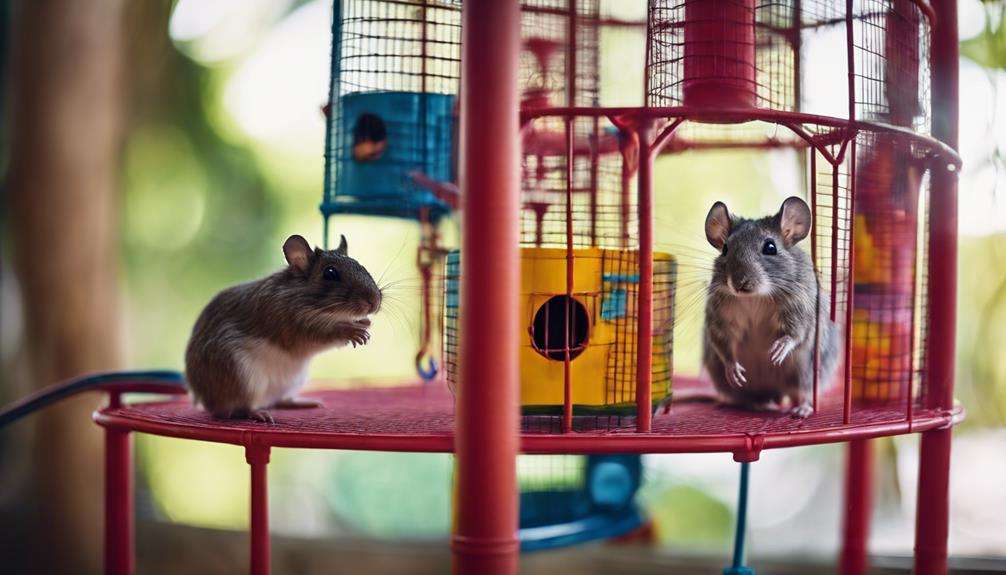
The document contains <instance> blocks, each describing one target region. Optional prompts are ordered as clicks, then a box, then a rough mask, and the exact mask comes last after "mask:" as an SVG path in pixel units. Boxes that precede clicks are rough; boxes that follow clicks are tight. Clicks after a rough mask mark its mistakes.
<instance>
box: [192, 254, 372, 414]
mask: <svg viewBox="0 0 1006 575" xmlns="http://www.w3.org/2000/svg"><path fill="white" fill-rule="evenodd" d="M284 252H285V254H286V257H287V261H288V262H289V264H290V265H288V266H287V267H286V268H285V269H283V270H281V271H278V272H276V273H274V274H272V275H269V276H267V277H265V278H262V279H259V280H256V281H251V282H248V283H244V284H240V285H237V286H234V287H231V288H228V289H225V290H223V291H222V292H220V293H219V294H217V295H216V297H214V298H213V299H212V300H211V301H210V303H209V304H208V305H207V306H206V308H205V309H204V310H203V311H202V313H201V314H200V315H199V318H198V320H196V324H195V326H194V327H193V329H192V336H191V338H190V339H189V344H188V347H187V348H186V351H185V371H186V378H187V379H188V382H189V387H190V388H191V390H192V394H193V397H194V399H195V400H196V401H197V402H199V403H201V404H202V405H203V406H204V407H205V408H206V409H207V411H209V412H211V413H212V414H214V415H215V416H217V417H222V418H227V417H250V416H257V417H261V416H260V415H258V414H257V413H256V410H258V409H260V408H263V407H269V406H258V405H252V401H253V400H252V394H251V390H250V389H249V385H248V381H246V377H245V376H244V375H243V374H242V370H241V369H240V366H239V359H238V358H239V354H241V353H247V352H248V350H249V349H252V348H253V347H254V346H251V345H250V342H254V341H260V342H261V341H264V342H268V343H269V344H271V345H272V346H274V347H275V348H277V349H280V350H282V351H284V352H287V353H289V354H290V355H291V356H293V357H297V358H301V357H303V358H305V361H306V359H307V358H309V357H310V356H312V355H314V354H315V353H317V352H319V351H321V350H323V349H326V348H329V347H333V346H336V345H345V344H347V343H352V344H353V345H354V346H356V345H363V344H366V343H367V341H368V340H369V338H370V334H369V332H368V327H369V326H370V321H369V320H367V319H366V316H367V315H369V314H372V313H375V312H377V311H378V310H379V309H380V306H381V290H380V289H379V288H378V287H377V284H376V283H375V282H374V279H373V278H372V277H371V276H370V273H368V272H367V270H366V269H364V267H363V266H362V265H360V264H359V263H358V262H357V261H356V260H354V259H353V258H350V257H349V256H348V255H346V242H345V238H343V239H342V242H341V243H340V245H339V249H337V250H332V251H324V250H321V249H319V248H315V249H314V251H311V250H310V247H309V246H308V244H307V242H306V241H305V240H304V239H303V238H301V237H300V236H292V237H291V238H290V239H289V240H287V243H286V244H285V245H284ZM328 267H334V268H335V269H336V270H337V271H338V273H339V279H338V280H337V281H335V280H332V279H326V278H325V277H324V270H325V269H326V268H328Z"/></svg>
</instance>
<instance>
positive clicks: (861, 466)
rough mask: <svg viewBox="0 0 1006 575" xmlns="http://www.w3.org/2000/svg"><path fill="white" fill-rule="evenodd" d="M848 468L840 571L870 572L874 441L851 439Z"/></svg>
mask: <svg viewBox="0 0 1006 575" xmlns="http://www.w3.org/2000/svg"><path fill="white" fill-rule="evenodd" d="M847 453H848V455H847V458H846V468H845V519H844V525H843V526H842V557H841V565H840V567H839V570H838V572H839V573H842V574H843V575H866V570H867V561H866V555H867V547H868V543H869V540H870V511H871V510H872V508H873V443H871V442H870V440H868V439H861V440H858V441H850V442H849V448H848V452H847Z"/></svg>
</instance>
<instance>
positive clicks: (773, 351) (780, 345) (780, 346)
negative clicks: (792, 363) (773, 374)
mask: <svg viewBox="0 0 1006 575" xmlns="http://www.w3.org/2000/svg"><path fill="white" fill-rule="evenodd" d="M795 348H796V340H795V339H793V338H791V337H790V336H788V335H784V336H782V337H780V338H779V339H777V340H775V342H774V343H772V347H770V348H769V349H768V355H769V358H770V359H771V360H772V363H774V364H775V365H782V362H784V361H786V358H787V357H789V354H790V352H792V351H793V349H795Z"/></svg>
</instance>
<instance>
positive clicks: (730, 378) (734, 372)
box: [723, 361, 748, 388]
mask: <svg viewBox="0 0 1006 575" xmlns="http://www.w3.org/2000/svg"><path fill="white" fill-rule="evenodd" d="M723 368H724V369H723V371H724V372H726V376H727V383H729V384H730V386H731V387H738V388H739V387H744V384H745V383H747V382H748V379H747V377H745V376H744V372H745V371H747V370H746V369H744V366H743V365H741V363H740V362H739V361H735V362H733V364H732V365H731V364H727V365H724V366H723Z"/></svg>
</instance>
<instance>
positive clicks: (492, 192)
mask: <svg viewBox="0 0 1006 575" xmlns="http://www.w3.org/2000/svg"><path fill="white" fill-rule="evenodd" d="M462 13H463V18H462V19H463V25H462V34H463V36H464V41H463V43H462V57H461V60H462V73H461V78H462V82H463V87H462V90H461V190H462V194H461V198H462V202H463V212H462V213H463V214H464V219H463V221H462V230H461V245H462V254H463V256H462V258H461V265H462V277H463V278H464V282H462V284H461V309H462V310H463V313H462V316H461V352H462V358H461V362H460V363H461V365H460V369H461V372H460V382H459V383H460V386H459V390H458V399H457V414H456V422H457V423H456V429H455V438H454V450H455V453H456V457H457V460H456V465H457V467H456V470H457V473H456V474H455V489H456V490H457V491H456V494H455V501H456V505H455V524H454V534H453V536H452V539H451V548H452V550H453V553H454V572H455V573H457V574H461V575H474V574H486V575H497V574H514V573H516V572H517V551H518V542H517V505H518V500H517V470H516V463H517V445H518V442H517V440H518V422H519V412H518V408H517V406H518V382H519V372H518V363H517V354H518V349H519V348H518V345H519V341H520V330H519V329H518V327H519V326H518V319H519V318H518V313H517V310H518V309H519V308H520V302H519V291H520V289H519V286H520V258H519V248H518V245H519V226H518V215H519V213H520V206H519V202H518V199H519V198H518V196H519V190H520V186H519V184H520V182H519V178H520V163H519V151H520V150H519V145H520V141H519V139H518V98H517V62H518V55H519V49H520V9H519V5H518V3H517V2H516V0H508V1H507V0H484V1H481V2H465V3H464V7H463V8H462Z"/></svg>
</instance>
